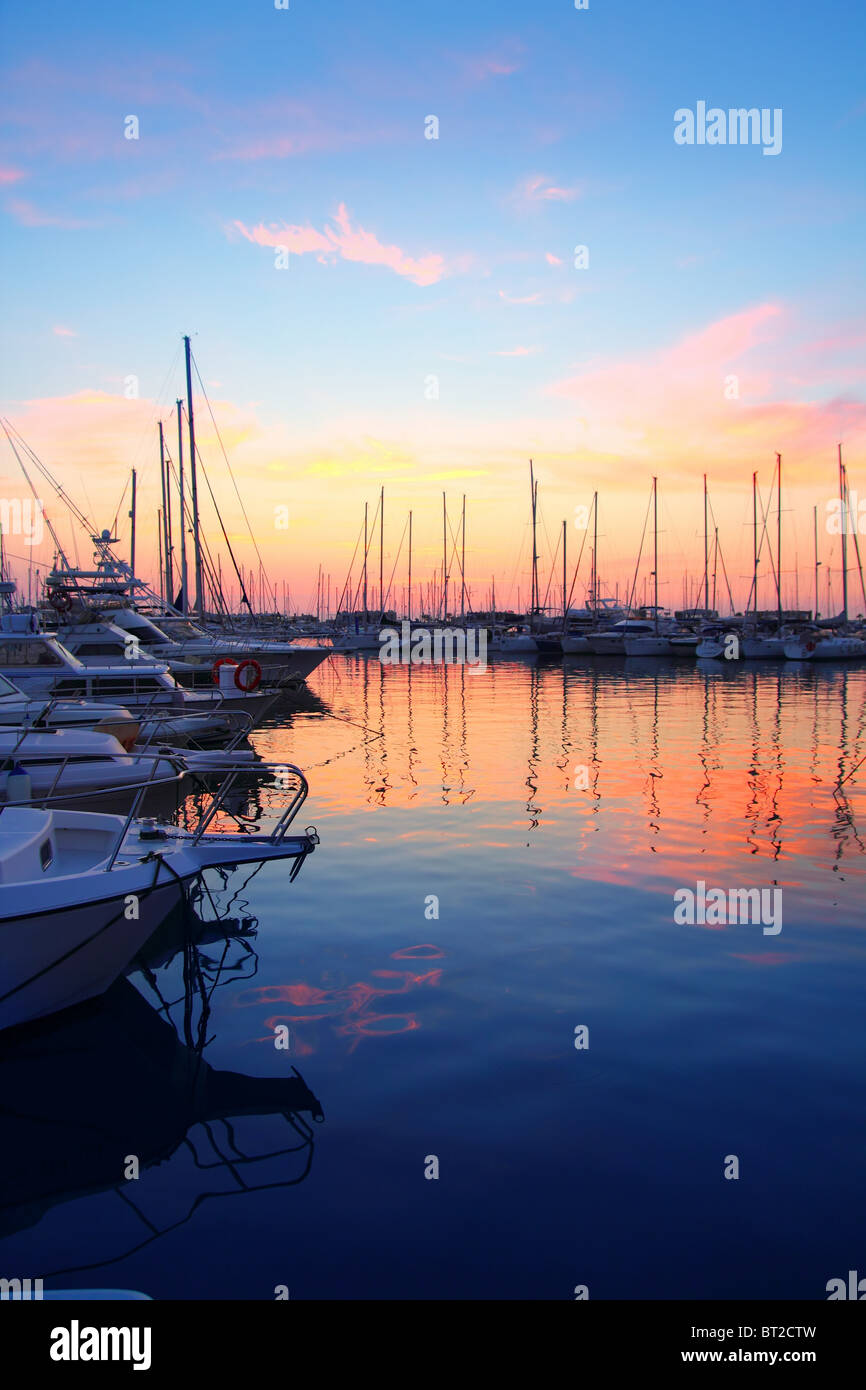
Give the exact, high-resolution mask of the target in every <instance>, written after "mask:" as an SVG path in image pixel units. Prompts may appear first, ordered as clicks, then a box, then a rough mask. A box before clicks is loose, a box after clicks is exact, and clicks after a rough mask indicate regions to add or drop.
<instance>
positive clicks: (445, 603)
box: [442, 492, 448, 623]
mask: <svg viewBox="0 0 866 1390" xmlns="http://www.w3.org/2000/svg"><path fill="white" fill-rule="evenodd" d="M442 620H443V622H446V623H447V621H448V512H447V510H446V507H445V493H444V492H443V494H442Z"/></svg>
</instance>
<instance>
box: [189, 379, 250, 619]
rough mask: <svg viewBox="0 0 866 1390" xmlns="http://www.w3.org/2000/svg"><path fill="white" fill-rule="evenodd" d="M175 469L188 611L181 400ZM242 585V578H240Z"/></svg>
mask: <svg viewBox="0 0 866 1390" xmlns="http://www.w3.org/2000/svg"><path fill="white" fill-rule="evenodd" d="M177 469H178V487H179V489H180V611H181V612H182V613H188V612H189V598H188V595H187V572H186V496H185V493H186V489H185V487H184V478H183V401H178V402H177ZM241 587H243V580H241Z"/></svg>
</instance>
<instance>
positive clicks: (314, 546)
mask: <svg viewBox="0 0 866 1390" xmlns="http://www.w3.org/2000/svg"><path fill="white" fill-rule="evenodd" d="M794 327H796V325H794ZM791 337H792V315H791V313H790V312H789V311H788V310H787V309H785V308H784V307H783V306H781V305H777V304H763V305H757V306H753V307H751V308H748V309H746V310H743V311H741V312H739V313H737V314H733V315H729V316H726V317H724V318H722V319H720V320H717V321H715V322H713V323H710V324H708V325H706V326H705V327H704V328H703V329H701V330H700V331H698V332H695V333H691V334H689V335H687V336H686V337H684V338H682V339H681V340H679V341H678V342H674V343H673V344H670V345H666V346H664V347H662V348H659V349H654V350H652V351H649V352H646V353H645V354H643V355H642V356H637V357H633V358H631V359H629V360H613V361H607V362H594V363H590V364H588V365H587V367H586V368H585V369H583V370H579V371H576V372H574V373H573V374H572V375H570V376H565V377H561V378H559V379H558V380H555V381H553V382H552V383H550V384H549V385H547V386H546V387H545V386H544V385H542V384H539V385H538V386H536V387H535V388H533V389H532V390H530V391H529V399H530V400H531V399H532V394H533V390H534V392H535V399H536V400H537V405H536V406H535V408H532V409H529V408H524V410H523V412H522V413H512V414H510V415H509V414H507V413H505V414H497V415H494V416H491V415H490V414H489V412H488V413H487V414H485V415H473V416H472V417H471V418H468V419H467V418H461V417H460V416H459V415H458V414H453V413H450V412H449V411H447V410H446V409H445V408H444V407H443V406H441V405H439V404H438V403H437V404H435V405H433V404H429V403H428V404H427V405H425V407H423V408H422V407H419V408H417V409H415V410H410V411H407V410H406V409H405V408H404V409H403V410H402V411H401V412H400V413H399V414H398V413H397V412H393V413H388V414H384V413H382V412H378V413H368V414H363V415H362V414H357V413H356V414H354V415H353V414H350V413H349V412H348V411H347V412H345V413H344V414H343V415H342V416H341V418H340V419H339V421H337V422H335V421H333V420H330V419H324V418H323V419H320V420H314V421H312V422H310V423H308V424H307V425H306V427H304V426H303V425H301V424H300V422H298V421H296V420H293V421H292V422H291V425H290V423H289V422H288V421H283V420H275V419H273V418H271V419H267V418H265V417H263V416H262V415H261V414H260V412H259V410H258V409H257V407H256V406H255V405H253V404H249V403H248V404H241V403H238V402H234V401H231V400H228V399H221V400H217V401H213V402H212V406H213V410H214V414H215V417H216V420H217V423H218V426H219V430H220V435H221V437H222V440H223V443H224V444H225V447H226V449H227V451H228V454H229V457H230V459H231V463H232V469H233V473H234V477H235V479H236V480H237V484H238V488H239V489H240V492H241V496H242V497H243V499H244V506H245V507H246V509H247V512H248V514H249V517H250V520H251V523H252V525H253V529H254V531H255V534H256V538H257V541H258V544H259V548H260V550H261V554H262V556H263V558H264V560H265V563H266V566H267V570H268V573H269V575H270V577H271V579H272V580H280V581H281V580H282V579H283V578H287V579H289V580H290V582H291V584H292V585H293V587H294V588H295V589H296V590H302V591H303V592H304V593H307V592H308V591H309V589H310V585H311V581H310V575H311V574H312V575H313V581H312V587H313V588H315V574H316V571H317V567H318V565H319V564H320V563H321V564H322V566H323V570H324V571H325V572H326V573H331V574H332V576H333V577H334V582H335V583H336V582H337V579H338V577H339V582H340V583H342V581H343V579H344V577H345V573H346V571H347V569H348V565H349V562H350V559H351V555H352V550H353V547H354V546H355V543H356V540H357V537H358V533H359V527H360V526H361V525H362V523H363V514H364V504H365V502H367V503H369V518H370V521H371V525H372V517H373V515H374V512H375V506H376V499H377V497H378V492H379V488H380V486H382V485H383V484H384V486H385V488H386V556H385V569H386V580H387V579H388V577H389V576H390V574H391V571H392V569H393V568H394V566H395V565H396V577H395V584H396V585H398V586H399V585H400V584H401V583H403V582H404V579H403V570H404V568H405V558H406V556H405V549H404V550H403V552H402V553H401V555H400V558H399V559H398V549H399V546H400V536H401V532H402V531H403V530H404V528H405V518H406V515H407V513H408V510H409V509H410V508H412V509H413V512H414V524H415V532H414V544H415V560H416V574H417V576H418V577H419V578H423V579H426V578H428V577H429V576H430V574H432V572H433V571H434V570H435V569H436V567H437V566H440V565H441V551H442V502H441V494H442V489H443V488H445V489H446V490H447V491H448V508H449V514H450V518H451V524H452V527H455V528H456V526H457V525H458V517H459V513H460V508H461V495H462V493H463V492H465V493H466V495H467V505H468V513H469V524H468V540H467V561H468V565H467V568H468V578H469V579H471V581H472V582H473V583H476V584H478V585H479V587H480V586H482V585H483V586H486V585H488V584H489V582H490V577H491V576H492V575H494V574H495V575H496V577H497V578H496V582H497V593H499V585H500V583H501V584H502V585H503V586H505V585H506V584H507V583H510V584H511V585H512V588H513V590H514V596H515V597H516V593H517V589H518V587H520V589H521V591H522V592H523V591H525V590H526V572H527V567H528V556H529V550H528V492H529V489H528V481H527V458H528V457H530V456H531V457H532V458H533V459H534V461H535V469H536V477H537V478H538V479H539V487H540V504H541V508H542V515H543V518H544V519H546V525H547V532H548V533H549V534H545V533H542V535H541V538H540V549H541V551H542V556H543V561H544V566H545V573H547V572H548V571H549V572H550V573H551V574H554V573H555V563H556V562H555V552H556V545H557V544H558V538H559V535H560V531H561V518H563V517H564V518H566V519H567V520H568V519H572V520H573V518H574V515H575V512H576V510H577V509H579V508H581V507H585V506H586V504H587V503H588V501H589V500H590V499H591V496H592V493H593V491H594V490H596V489H597V490H598V491H599V493H600V497H601V510H602V521H603V523H604V524H603V526H602V528H601V530H600V550H601V547H602V545H603V547H604V554H603V556H602V559H603V561H604V572H605V578H606V579H607V580H608V581H609V582H610V583H611V584H613V583H615V582H619V583H620V585H621V586H622V584H624V583H625V582H626V580H627V578H628V576H629V575H630V573H631V571H632V570H633V567H634V559H635V555H636V552H637V545H638V541H639V538H640V534H641V527H642V525H643V521H644V515H645V510H646V497H647V494H648V489H649V482H650V478H651V476H652V475H654V474H655V475H657V476H658V477H659V480H660V481H659V492H660V497H661V499H662V504H663V506H664V507H665V508H667V509H668V510H667V513H666V520H665V521H664V523H663V532H664V534H663V546H664V548H665V551H666V556H665V583H666V585H667V588H666V590H665V595H664V598H665V601H668V599H670V600H671V601H672V602H674V603H676V604H678V603H679V601H680V598H679V594H678V593H677V585H678V583H679V575H680V574H681V573H682V569H683V568H686V569H688V570H689V571H690V572H691V573H694V572H696V570H695V567H696V566H698V567H699V565H700V564H701V563H702V559H701V552H702V536H701V534H699V532H700V531H701V526H702V518H701V503H700V493H701V475H702V474H703V473H707V474H708V475H709V478H710V487H711V492H712V495H713V499H714V502H715V505H716V513H717V520H718V524H719V527H720V536H721V538H722V540H723V544H724V546H725V555H726V562H727V564H728V567H729V571H730V575H731V582H732V585H733V587H734V589H735V593H736V594H737V595H738V596H739V598H740V600H742V594H743V584H744V583H746V584H747V582H748V574H749V572H750V567H751V562H750V559H749V555H750V546H751V535H750V532H749V515H750V505H751V497H750V487H751V474H752V472H753V470H755V469H757V470H759V472H760V478H761V487H762V498H763V504H764V505H765V506H766V505H767V502H768V495H767V489H768V486H769V482H770V477H771V474H772V470H773V463H774V456H775V453H776V451H777V450H778V451H780V452H782V453H783V456H784V470H785V512H786V516H785V521H784V525H785V545H786V550H787V556H788V558H787V562H786V565H785V574H786V581H785V582H786V585H787V584H790V586H791V589H792V596H793V594H794V592H795V590H796V585H797V584H799V585H800V588H801V589H804V592H808V585H809V567H810V557H811V547H812V542H811V526H812V511H811V509H812V506H813V505H815V504H817V505H818V506H819V507H823V506H824V505H825V504H826V500H827V499H828V498H830V497H832V495H833V493H834V491H835V454H836V445H837V442H838V441H840V440H841V441H842V442H843V443H844V445H845V456H846V459H847V460H848V463H849V468H850V474H851V484H852V487H855V488H856V486H857V484H858V481H859V467H860V460H861V459H862V450H863V445H864V444H866V405H864V403H863V402H862V401H861V400H859V399H856V398H853V397H842V396H837V397H834V398H830V399H826V400H825V399H820V398H817V397H816V398H813V399H808V398H801V399H792V398H791V396H790V393H789V390H788V387H789V384H790V382H791V380H792V379H794V378H796V377H797V376H798V375H799V376H800V377H802V375H803V361H804V358H808V359H809V366H810V371H815V372H816V379H818V376H819V373H818V368H819V367H820V368H821V369H822V370H826V371H830V370H832V361H831V359H832V353H833V352H835V351H839V350H848V349H849V347H850V343H851V334H850V333H848V332H839V331H836V330H835V329H832V328H831V329H828V331H827V332H826V334H825V336H824V338H823V339H822V340H820V341H819V342H818V343H815V342H812V343H811V344H809V345H808V347H807V349H805V350H804V349H792V348H790V347H789V343H790V341H791ZM510 355H511V356H512V359H513V360H511V361H510V362H509V363H508V364H507V366H506V365H505V364H503V366H502V371H503V372H508V373H509V380H511V374H514V373H517V374H523V373H525V372H531V371H532V370H533V369H535V370H537V368H534V365H533V358H532V356H531V354H530V353H529V350H528V349H512V350H510ZM825 362H826V363H827V364H828V365H827V367H826V369H825V368H824V363H825ZM731 378H734V379H735V380H736V383H737V392H736V394H735V395H733V396H731V397H730V398H728V397H726V394H725V384H726V382H728V381H729V379H731ZM514 379H515V380H517V378H516V377H515V378H514ZM503 381H505V378H504V377H503ZM509 389H511V388H510V387H509ZM121 392H122V383H120V382H118V386H117V392H116V393H114V392H111V391H106V390H85V391H80V392H78V393H76V394H74V395H71V396H65V397H54V398H46V399H41V400H33V401H28V402H25V403H23V405H21V406H19V408H18V409H17V410H14V411H10V415H11V416H12V419H13V423H14V424H15V426H16V427H17V428H18V429H20V431H21V433H22V434H23V435H24V437H25V438H26V439H27V441H28V443H29V444H30V445H31V446H32V447H33V448H34V449H35V450H36V452H37V453H38V454H39V455H40V457H41V458H42V459H43V460H44V461H45V463H46V464H47V465H48V466H49V467H50V468H51V469H52V471H55V472H56V473H57V475H58V477H59V478H60V480H61V481H62V483H63V485H64V486H65V487H66V489H67V491H68V492H69V494H70V495H71V496H72V497H74V498H75V500H76V501H77V502H78V504H79V505H80V506H81V507H82V508H83V509H84V510H85V511H86V512H87V513H88V515H91V519H92V520H93V522H94V525H96V526H102V525H104V524H108V523H109V522H110V521H111V518H112V517H113V516H114V515H115V513H116V512H117V510H118V502H119V499H120V497H121V494H122V492H123V489H124V487H125V486H126V483H127V479H128V475H129V469H130V468H131V467H136V468H137V470H138V486H139V513H138V557H139V558H138V567H139V570H140V571H141V572H142V573H143V574H150V575H151V576H155V574H156V550H157V547H156V528H155V515H156V510H157V508H158V506H160V505H161V502H160V498H159V495H158V493H159V489H158V454H157V448H156V422H157V419H158V418H160V415H161V416H162V418H163V420H164V421H165V430H166V440H167V445H168V450H169V453H170V455H171V457H172V458H174V457H175V455H176V423H175V419H174V414H173V411H172V410H171V409H170V408H168V407H163V408H160V407H159V406H158V405H157V403H156V402H154V401H152V400H146V399H141V400H126V399H125V398H124V397H123V395H122V393H121ZM197 426H198V428H197V438H198V444H199V447H200V450H201V454H202V457H203V459H204V460H205V466H206V470H207V476H208V478H209V479H210V481H211V485H212V486H213V488H214V491H215V493H216V495H217V498H218V501H219V504H220V508H221V511H222V512H223V515H224V519H225V525H226V529H227V530H228V532H229V534H230V536H231V538H232V545H233V546H234V547H235V548H236V551H237V554H238V559H239V562H241V563H243V564H244V565H245V566H250V565H251V564H254V565H256V566H257V564H258V560H257V557H256V554H255V551H254V549H253V546H252V542H251V541H250V538H249V535H248V533H247V531H246V526H245V523H244V521H243V513H242V511H241V508H240V504H239V501H238V497H237V494H236V493H235V490H234V487H233V485H232V483H231V480H230V479H229V478H228V476H227V474H226V470H225V464H224V462H223V460H222V455H221V451H220V448H219V442H218V441H217V439H216V435H215V433H214V430H213V427H212V425H211V422H210V420H209V418H208V416H207V413H206V412H205V411H201V412H199V413H198V417H197ZM185 447H186V446H185ZM6 458H7V464H9V465H11V467H7V466H4V468H3V473H4V474H5V475H7V476H8V477H10V478H12V477H14V475H15V474H16V473H17V469H16V467H15V465H14V460H13V459H11V456H10V455H9V454H8V451H7V454H6ZM85 480H86V481H85ZM6 486H7V488H8V486H9V485H8V484H7V485H6ZM199 486H200V498H202V499H203V500H202V514H203V525H204V526H205V527H206V530H207V534H208V536H209V538H210V541H211V543H212V545H213V546H214V547H215V548H217V547H219V545H220V536H219V528H218V524H217V523H216V520H215V518H214V516H213V510H212V507H211V503H210V498H209V494H208V491H207V488H206V486H204V485H203V483H202V480H200V484H199ZM15 488H21V489H23V491H22V495H24V496H26V485H24V484H23V480H21V479H17V481H15V482H14V483H13V492H14V489H15ZM864 493H866V488H864ZM10 495H13V494H12V493H10ZM774 505H775V504H774ZM127 506H128V502H127V503H124V506H123V507H122V508H121V509H120V522H119V524H120V525H121V528H122V531H123V534H124V535H126V534H127V531H128V522H127V521H126V508H127ZM280 509H282V513H285V514H286V515H287V516H288V518H289V521H288V530H286V529H282V530H280V529H278V525H277V522H276V520H275V518H276V517H277V515H280V514H282V513H281V512H280ZM46 511H47V513H48V515H49V517H50V518H52V519H55V520H56V519H57V517H58V515H59V516H60V517H61V518H62V512H63V509H62V506H61V505H60V504H59V503H58V502H56V501H55V500H54V499H53V498H52V497H51V496H50V494H49V495H48V496H47V498H46ZM575 524H576V523H575ZM124 528H126V529H125V530H124ZM61 530H62V537H63V543H64V545H65V544H67V541H68V534H69V524H68V522H67V521H66V520H65V518H63V520H62V525H61ZM568 535H569V542H568V544H569V555H570V556H571V558H572V559H573V558H574V557H575V555H576V552H577V548H578V547H579V545H580V543H581V540H582V535H581V534H577V533H575V531H574V530H573V529H572V527H571V525H569V529H568ZM46 544H47V543H46ZM375 544H376V546H377V545H378V533H377V534H376V542H375ZM821 544H822V555H823V560H824V563H825V570H824V573H825V574H826V573H827V572H828V571H829V570H832V571H833V573H834V574H835V573H837V572H838V563H839V561H838V556H837V555H836V551H835V550H834V549H833V545H834V542H833V541H832V540H830V539H828V538H826V537H822V542H821ZM9 548H10V550H14V546H10V547H9ZM85 548H86V547H85ZM121 550H123V547H121ZM48 553H49V554H50V546H49V548H48ZM645 553H646V552H645ZM372 563H373V561H372V560H371V564H372ZM797 568H799V570H800V572H801V573H800V576H799V577H798V576H797V575H796V570H797ZM224 571H225V558H224ZM555 582H556V583H557V584H558V583H559V580H558V579H556V580H555ZM804 586H805V587H804ZM579 592H582V591H580V590H579Z"/></svg>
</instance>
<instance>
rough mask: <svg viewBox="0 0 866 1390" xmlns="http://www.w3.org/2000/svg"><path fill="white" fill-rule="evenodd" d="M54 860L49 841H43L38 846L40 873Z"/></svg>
mask: <svg viewBox="0 0 866 1390" xmlns="http://www.w3.org/2000/svg"><path fill="white" fill-rule="evenodd" d="M53 859H54V850H53V848H52V845H51V841H50V840H43V841H42V844H41V845H40V846H39V861H40V863H41V865H42V872H43V873H44V872H45V870H46V869H47V868H48V866H49V864H51V863H52V861H53Z"/></svg>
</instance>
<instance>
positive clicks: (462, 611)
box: [460, 492, 466, 622]
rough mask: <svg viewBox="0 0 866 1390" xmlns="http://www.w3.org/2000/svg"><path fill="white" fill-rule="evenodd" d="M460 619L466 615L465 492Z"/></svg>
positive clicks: (464, 500) (464, 498) (464, 496)
mask: <svg viewBox="0 0 866 1390" xmlns="http://www.w3.org/2000/svg"><path fill="white" fill-rule="evenodd" d="M460 532H461V538H460V585H461V587H460V620H461V622H462V621H463V620H464V618H465V617H466V493H465V492H464V494H463V524H462V526H461V528H460Z"/></svg>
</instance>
